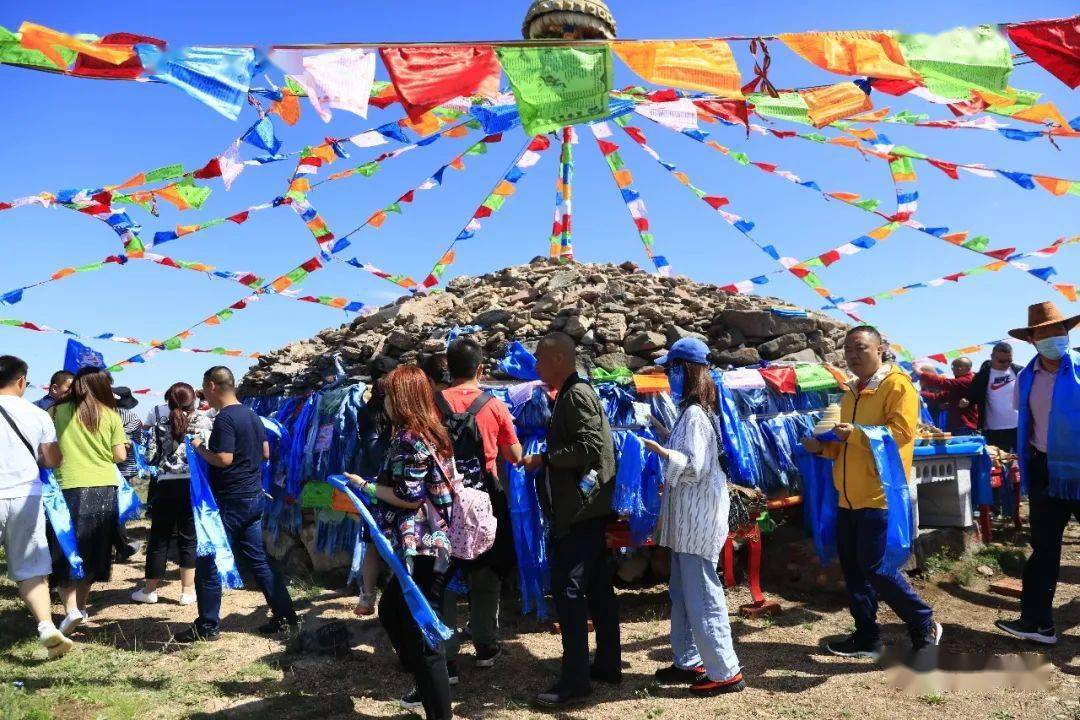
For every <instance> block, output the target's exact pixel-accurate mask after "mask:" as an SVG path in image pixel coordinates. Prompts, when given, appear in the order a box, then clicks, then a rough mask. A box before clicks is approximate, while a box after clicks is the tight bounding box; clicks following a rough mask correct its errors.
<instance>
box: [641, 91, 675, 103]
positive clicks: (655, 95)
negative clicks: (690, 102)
mask: <svg viewBox="0 0 1080 720" xmlns="http://www.w3.org/2000/svg"><path fill="white" fill-rule="evenodd" d="M645 97H647V98H648V99H649V102H654V103H656V102H674V101H675V100H678V99H679V93H677V92H675V90H673V89H672V88H665V89H663V90H654V91H653V92H651V93H649V94H648V95H646V96H645Z"/></svg>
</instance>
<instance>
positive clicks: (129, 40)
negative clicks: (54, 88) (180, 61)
mask: <svg viewBox="0 0 1080 720" xmlns="http://www.w3.org/2000/svg"><path fill="white" fill-rule="evenodd" d="M138 43H146V44H149V45H156V46H157V47H159V48H161V49H162V50H164V49H165V41H164V40H158V39H157V38H153V37H149V36H147V35H135V34H133V33H126V32H120V33H110V34H108V35H106V36H105V37H103V38H101V45H102V46H110V45H111V46H121V47H125V48H127V49H128V50H130V51H131V57H129V58H128V59H127V60H124V61H123V62H121V63H119V64H117V63H111V62H108V61H106V60H102V59H100V58H97V57H94V56H93V55H88V54H86V53H85V52H80V53H79V55H78V57H76V58H75V67H73V68H72V69H71V74H72V75H78V76H79V77H95V78H111V79H123V80H134V79H135V78H137V77H139V75H142V71H143V66H142V63H141V62H139V56H138V55H136V54H135V52H134V46H135V45H136V44H138Z"/></svg>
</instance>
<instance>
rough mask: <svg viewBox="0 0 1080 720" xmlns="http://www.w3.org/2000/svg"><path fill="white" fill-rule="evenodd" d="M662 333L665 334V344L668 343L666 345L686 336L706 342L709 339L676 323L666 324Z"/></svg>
mask: <svg viewBox="0 0 1080 720" xmlns="http://www.w3.org/2000/svg"><path fill="white" fill-rule="evenodd" d="M664 334H665V335H666V336H667V344H668V346H670V345H671V344H672V343H674V342H676V341H678V340H682V339H683V338H688V337H692V338H697V339H698V340H701V341H702V342H708V341H709V338H707V337H705V336H704V335H702V334H701V333H696V332H690V331H689V330H686V329H685V328H681V327H679V326H678V325H675V324H673V323H672V324H669V325H668V326H667V328H666V329H665V330H664Z"/></svg>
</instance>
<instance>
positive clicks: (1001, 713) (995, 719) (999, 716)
mask: <svg viewBox="0 0 1080 720" xmlns="http://www.w3.org/2000/svg"><path fill="white" fill-rule="evenodd" d="M990 720H1016V718H1015V716H1014V715H1013V714H1012V713H1011V712H1009V711H1008V710H995V711H994V712H993V713H992V714H991V715H990Z"/></svg>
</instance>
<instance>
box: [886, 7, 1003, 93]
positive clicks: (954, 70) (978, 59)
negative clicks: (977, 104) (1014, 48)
mask: <svg viewBox="0 0 1080 720" xmlns="http://www.w3.org/2000/svg"><path fill="white" fill-rule="evenodd" d="M897 41H898V42H899V43H900V51H901V52H902V53H903V55H904V59H905V60H907V63H908V65H910V66H911V67H912V68H913V69H914V70H915V71H916V72H918V73H919V74H920V75H922V78H923V82H924V83H925V84H926V88H927V89H928V90H929V91H930V92H932V93H934V94H935V95H940V96H941V97H945V98H956V99H958V100H967V99H968V97H969V96H970V95H971V91H972V89H980V90H991V91H994V92H1002V91H1004V90H1005V88H1006V87H1008V84H1009V75H1010V74H1011V73H1012V69H1013V60H1012V52H1011V51H1010V50H1009V44H1008V43H1007V42H1006V41H1005V38H1004V37H1002V35H1001V33H999V32H998V31H997V29H996V28H994V27H992V26H990V25H979V26H978V27H974V28H956V29H955V30H949V31H948V32H943V33H941V34H939V35H922V34H920V35H899V36H898V37H897Z"/></svg>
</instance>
